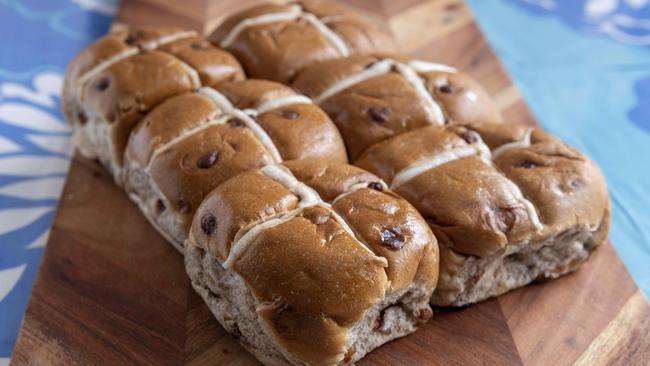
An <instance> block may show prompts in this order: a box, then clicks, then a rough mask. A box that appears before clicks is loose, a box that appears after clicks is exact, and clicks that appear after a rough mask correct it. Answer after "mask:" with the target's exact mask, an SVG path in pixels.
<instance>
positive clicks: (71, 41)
mask: <svg viewBox="0 0 650 366" xmlns="http://www.w3.org/2000/svg"><path fill="white" fill-rule="evenodd" d="M116 8H117V0H71V1H64V0H47V1H43V0H22V1H20V0H0V44H1V45H2V50H1V51H0V366H4V365H6V364H8V363H9V357H10V356H11V351H12V349H13V346H14V343H15V339H16V336H17V334H18V330H19V327H20V322H21V320H22V317H23V313H24V310H25V306H26V304H27V300H28V298H29V294H30V291H31V288H32V285H33V282H34V279H35V277H36V273H37V271H38V267H39V263H40V260H41V256H42V254H43V248H44V246H45V243H46V241H47V236H48V233H49V229H50V226H51V224H52V219H53V217H54V213H55V209H56V205H57V202H58V200H59V195H60V193H61V188H62V187H63V183H64V180H65V176H66V173H67V171H68V166H69V160H70V156H71V153H72V147H71V143H70V141H69V140H70V130H69V127H68V126H67V125H66V123H65V122H64V121H63V116H62V114H61V112H60V107H59V101H60V100H59V99H60V93H61V84H62V80H63V73H64V72H65V67H66V65H67V63H68V61H69V60H70V58H71V57H73V56H74V55H75V54H76V53H77V52H79V50H80V49H81V48H83V47H85V46H86V45H87V44H88V43H89V42H91V41H93V40H94V39H95V38H97V37H98V36H100V35H103V34H104V33H106V31H107V30H108V27H109V25H110V21H111V19H112V16H113V14H114V13H115V10H116Z"/></svg>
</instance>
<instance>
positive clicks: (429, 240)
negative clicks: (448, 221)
mask: <svg viewBox="0 0 650 366" xmlns="http://www.w3.org/2000/svg"><path fill="white" fill-rule="evenodd" d="M285 176H288V177H291V179H290V180H288V181H283V180H282V179H284V178H281V177H285ZM278 177H280V178H278ZM300 187H302V188H300ZM305 187H307V190H308V193H305V191H304V188H305ZM309 187H310V188H309ZM309 192H311V193H309ZM314 194H315V196H313V195H314ZM313 197H317V199H316V200H313ZM323 197H328V199H323ZM188 243H189V244H191V245H192V244H193V245H198V246H199V247H201V248H202V249H204V250H206V251H207V252H208V253H209V254H211V255H213V256H214V257H216V258H217V259H218V260H219V261H220V262H221V263H223V264H224V266H226V267H229V268H232V269H233V270H235V271H236V272H237V273H239V275H241V276H242V278H243V279H244V280H245V281H246V282H247V283H248V285H249V286H250V288H251V290H252V292H253V295H254V296H255V297H256V299H257V301H258V302H259V303H260V304H261V309H262V311H260V312H259V314H260V315H261V317H262V319H263V320H264V321H265V324H266V326H267V327H268V329H270V331H271V333H272V334H274V335H275V337H277V339H278V342H279V343H280V344H282V345H283V346H284V347H286V348H287V349H288V350H289V351H290V352H291V353H292V354H296V355H297V357H298V358H299V359H300V360H301V361H304V362H309V363H317V364H320V363H327V362H333V361H335V360H338V361H340V360H341V359H343V357H344V354H345V353H346V352H347V350H346V349H345V347H346V344H345V337H346V334H347V332H348V331H349V329H350V327H351V326H352V325H353V324H354V323H355V322H357V321H359V320H360V319H361V318H362V317H363V316H364V313H365V311H367V310H368V309H369V308H370V307H372V306H373V305H375V304H377V303H378V302H379V301H381V300H382V299H383V298H384V297H385V296H390V295H391V294H395V293H403V291H405V290H406V289H407V288H408V287H409V286H413V285H416V286H419V287H420V288H421V289H422V290H423V291H425V292H430V291H433V289H434V287H435V285H436V283H437V271H438V249H437V244H436V240H435V238H434V237H433V235H432V233H431V231H430V230H429V228H428V227H427V225H426V223H425V222H424V220H423V219H422V217H421V216H420V215H419V214H418V212H417V211H416V210H415V209H414V208H413V207H412V206H411V205H409V204H408V203H407V202H406V201H405V200H404V199H402V198H399V197H398V196H396V195H395V194H393V193H392V192H390V191H389V190H387V189H386V188H385V186H383V183H382V182H381V181H380V180H379V178H377V177H376V176H373V175H372V174H369V173H368V172H365V171H363V170H361V169H359V168H357V167H353V166H350V165H346V164H341V163H334V162H331V161H326V160H322V159H305V160H300V161H290V162H286V163H284V164H282V165H274V166H270V167H265V168H264V169H262V170H255V171H249V172H246V173H243V174H240V175H238V176H236V177H234V178H232V179H230V180H228V181H227V182H225V183H223V184H222V185H220V186H219V187H218V188H217V189H215V190H214V191H213V192H212V193H211V194H210V195H209V196H208V197H207V198H206V199H205V200H204V201H203V203H202V204H201V206H200V207H199V209H198V211H197V214H196V216H195V217H194V222H193V224H192V229H191V233H190V239H189V240H188ZM323 339H325V340H326V341H325V342H323Z"/></svg>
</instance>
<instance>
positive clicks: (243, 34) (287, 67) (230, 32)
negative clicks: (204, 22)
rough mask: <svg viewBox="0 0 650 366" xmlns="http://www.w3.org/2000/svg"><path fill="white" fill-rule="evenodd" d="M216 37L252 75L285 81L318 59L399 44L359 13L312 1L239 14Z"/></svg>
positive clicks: (221, 27) (216, 30) (225, 22)
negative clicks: (394, 42) (394, 43)
mask: <svg viewBox="0 0 650 366" xmlns="http://www.w3.org/2000/svg"><path fill="white" fill-rule="evenodd" d="M210 40H211V41H212V42H214V43H215V44H217V45H220V46H221V47H223V48H225V49H227V50H228V51H230V52H232V53H233V54H234V55H235V56H236V57H237V58H238V59H239V60H240V61H241V63H242V65H243V66H244V68H245V69H246V73H247V75H248V76H250V77H253V78H260V79H268V80H274V81H278V82H282V83H288V82H290V81H291V79H292V78H293V77H294V76H295V74H296V73H297V72H298V71H300V70H301V69H303V68H304V67H306V66H308V65H311V64H313V63H315V62H318V61H324V60H329V59H334V58H339V57H344V56H348V55H352V54H363V53H369V52H376V51H378V50H379V49H382V48H383V49H386V48H388V49H389V50H392V49H393V48H394V46H393V42H392V40H391V39H390V37H388V36H387V35H386V34H385V33H384V32H382V31H379V30H378V29H377V28H375V27H374V26H373V25H371V24H370V23H369V22H368V21H366V20H365V19H363V18H361V17H359V16H358V15H356V14H353V13H352V12H350V11H347V10H346V9H344V8H342V7H340V6H337V5H335V4H332V3H327V4H323V3H321V2H318V1H309V0H307V1H297V2H292V3H289V4H282V5H281V4H261V5H257V6H254V7H252V8H249V9H247V10H244V11H242V12H240V13H237V14H234V15H232V16H230V17H229V18H227V19H226V20H225V21H224V22H223V23H222V24H221V25H220V26H219V27H218V28H217V29H215V30H214V31H213V33H212V34H211V35H210Z"/></svg>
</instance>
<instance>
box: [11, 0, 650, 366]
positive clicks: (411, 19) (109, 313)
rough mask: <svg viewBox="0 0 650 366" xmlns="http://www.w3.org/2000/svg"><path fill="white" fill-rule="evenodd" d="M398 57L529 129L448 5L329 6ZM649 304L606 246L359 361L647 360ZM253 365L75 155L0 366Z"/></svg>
mask: <svg viewBox="0 0 650 366" xmlns="http://www.w3.org/2000/svg"><path fill="white" fill-rule="evenodd" d="M255 2H256V1H252V0H225V1H210V0H183V1H166V0H122V5H121V8H120V11H119V14H118V21H119V22H121V23H123V24H148V25H177V26H183V27H190V28H193V29H196V30H199V31H202V32H207V31H209V30H210V29H212V28H213V27H214V25H215V24H217V23H218V22H219V21H220V20H221V19H223V18H224V17H225V16H227V15H228V14H231V13H232V12H234V11H237V10H240V9H243V8H245V7H248V6H250V5H252V4H254V3H255ZM341 3H342V4H343V5H344V6H347V7H349V8H351V10H352V11H355V12H357V13H362V14H364V15H366V16H368V17H370V18H371V19H372V20H374V21H375V22H377V23H378V24H380V25H381V26H382V27H383V28H384V29H386V30H387V31H389V32H390V33H391V34H392V35H393V37H394V38H395V39H396V41H397V42H398V44H399V45H400V46H401V47H402V50H403V51H404V52H405V53H409V54H411V55H414V56H417V57H419V58H423V59H429V60H433V61H437V62H443V63H448V64H451V65H453V66H456V67H458V68H459V69H462V70H464V71H466V72H468V73H469V74H471V75H473V76H474V77H475V78H476V79H478V80H479V81H480V82H481V83H482V84H483V85H484V86H485V87H486V89H487V90H488V91H489V92H490V93H491V94H492V95H493V97H494V99H495V101H496V103H497V104H498V105H499V107H500V108H501V110H502V111H503V113H504V115H505V118H506V119H507V120H508V121H511V122H516V123H525V124H535V120H534V118H533V117H532V115H531V113H530V112H529V110H528V108H527V107H526V105H525V103H524V101H523V100H522V98H521V96H520V94H519V92H518V91H517V88H516V87H515V86H514V85H513V84H512V82H511V81H510V79H509V78H508V75H507V74H506V73H505V71H504V69H503V68H502V67H501V65H500V63H499V61H498V60H497V58H496V57H495V55H494V53H493V52H492V51H491V49H490V47H489V45H488V44H487V42H486V40H485V38H484V37H483V36H482V35H481V33H480V30H479V29H478V27H477V26H476V23H475V22H474V20H473V17H472V15H471V13H470V12H469V10H468V8H467V6H466V5H465V4H464V3H463V2H462V1H460V0H428V1H427V0H402V1H394V0H376V1H372V0H351V1H345V2H343V1H341ZM648 363H650V307H649V306H648V303H647V301H646V299H645V298H644V297H643V295H642V293H641V292H640V290H639V289H638V288H637V287H636V285H635V284H634V282H633V280H632V278H631V277H630V275H629V274H628V272H627V270H626V269H625V267H624V266H623V264H622V262H621V261H620V259H619V257H618V255H617V254H616V252H615V251H614V249H613V247H612V246H611V244H609V243H608V244H607V245H605V246H604V247H603V248H602V249H601V250H599V251H598V252H597V253H596V254H595V255H594V257H593V258H592V259H591V260H590V261H589V263H588V264H587V265H585V266H584V267H583V268H582V269H581V270H580V271H578V272H577V273H575V274H572V275H569V276H566V277H564V278H561V279H558V280H556V281H551V282H546V283H540V284H534V285H531V286H528V287H526V288H523V289H520V290H517V291H514V292H511V293H508V294H506V295H504V296H501V297H499V298H497V299H492V300H489V301H485V302H483V303H480V304H477V305H474V306H470V307H467V308H463V309H457V310H447V309H439V310H437V311H436V314H435V316H434V318H433V320H432V321H431V322H429V323H428V324H426V325H425V326H423V327H422V328H421V329H420V330H418V331H417V332H416V333H414V334H412V335H410V336H408V337H405V338H402V339H399V340H397V341H394V342H391V343H389V344H386V345H384V346H382V347H380V348H379V349H377V350H375V351H374V352H372V353H371V354H370V355H368V356H367V357H366V358H364V359H363V360H362V361H361V362H359V364H362V365H397V364H404V365H571V364H576V365H647V364H648ZM134 364H135V365H196V366H198V365H255V364H257V362H256V361H255V359H254V358H252V357H251V356H250V355H249V354H248V353H246V351H244V350H243V349H242V348H241V347H240V346H239V345H238V344H237V343H236V341H235V340H234V339H233V338H232V337H231V336H229V335H228V334H227V333H226V332H225V331H224V330H223V329H222V328H221V326H220V325H219V324H218V323H217V321H216V320H214V318H213V317H212V315H211V314H210V311H209V310H208V308H207V307H206V306H205V305H204V304H203V302H202V300H201V299H200V298H199V297H198V295H196V294H195V293H194V291H193V290H192V289H191V286H190V285H189V281H188V280H187V277H186V275H185V272H184V269H183V261H182V258H181V256H180V255H179V254H178V252H176V251H175V250H174V249H173V248H172V247H171V246H170V245H168V244H167V243H165V241H164V240H163V239H162V238H161V237H160V236H159V235H158V234H157V233H156V232H155V230H154V229H153V228H152V227H150V226H149V225H148V223H147V221H146V220H145V218H144V217H143V216H142V215H141V214H140V213H139V211H138V210H137V208H136V206H135V205H134V204H132V203H131V202H130V201H129V200H128V198H127V197H126V195H125V194H124V193H123V192H122V191H121V190H120V189H119V188H118V187H116V186H115V185H114V184H113V183H112V181H111V179H110V177H109V176H108V174H107V173H106V172H105V171H104V170H103V169H102V168H101V167H99V165H97V164H96V163H94V162H92V161H88V160H85V159H82V158H79V157H75V159H74V161H73V163H72V167H71V170H70V173H69V176H68V180H67V183H66V186H65V189H64V193H63V196H62V199H61V203H60V206H59V210H58V213H57V216H56V219H55V222H54V226H53V229H52V231H51V234H50V239H49V242H48V244H47V248H46V251H45V255H44V258H43V262H42V266H41V269H40V272H39V275H38V278H37V280H36V284H35V286H34V290H33V293H32V297H31V299H30V302H29V305H28V308H27V312H26V315H25V319H24V323H23V327H22V329H21V332H20V335H19V339H18V342H17V345H16V348H15V351H14V355H13V358H12V365H134Z"/></svg>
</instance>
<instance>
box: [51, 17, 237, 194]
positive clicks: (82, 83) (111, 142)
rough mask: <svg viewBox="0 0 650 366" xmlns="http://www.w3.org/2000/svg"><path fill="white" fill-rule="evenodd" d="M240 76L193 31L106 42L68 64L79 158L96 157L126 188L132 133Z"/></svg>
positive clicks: (123, 35)
mask: <svg viewBox="0 0 650 366" xmlns="http://www.w3.org/2000/svg"><path fill="white" fill-rule="evenodd" d="M161 75H164V77H160V76H161ZM243 78H244V74H243V71H242V69H241V66H240V65H239V63H238V62H237V60H235V58H234V57H233V56H231V55H230V54H229V53H227V52H225V51H223V50H221V49H218V48H216V47H214V46H212V45H211V44H210V43H209V42H207V40H206V39H205V38H203V37H200V36H198V35H196V33H195V32H193V31H183V30H179V29H176V28H148V27H135V28H130V29H125V30H121V31H117V32H115V33H112V34H110V35H108V36H106V37H104V38H101V39H100V40H98V41H97V42H95V43H94V44H92V45H91V46H89V47H88V48H87V49H86V50H84V51H82V52H81V53H80V54H79V55H78V56H77V57H76V58H75V59H74V60H73V61H72V62H71V63H70V65H69V66H68V70H67V72H66V76H65V81H64V89H63V101H62V104H63V110H64V113H65V115H66V118H67V120H68V121H69V122H71V123H72V124H73V126H74V139H75V142H76V144H77V147H78V148H79V150H80V151H81V153H82V154H83V155H85V156H87V157H90V158H98V159H99V160H100V161H101V162H102V163H103V164H104V165H105V166H106V167H107V168H108V169H109V170H110V171H111V172H112V173H113V175H114V177H115V180H116V182H117V183H118V184H121V183H122V162H123V161H122V160H123V154H124V150H125V147H126V143H127V140H128V137H129V134H130V132H131V129H132V128H133V127H134V126H135V125H136V124H137V123H138V121H140V119H141V118H142V117H143V116H144V115H146V113H147V112H149V111H150V110H151V109H153V108H154V107H155V106H157V105H158V104H160V103H162V102H163V101H165V100H166V99H168V98H170V97H173V96H176V95H179V94H183V93H186V92H189V91H192V90H195V89H197V88H199V87H201V86H216V85H217V84H219V83H221V82H224V81H230V80H241V79H243Z"/></svg>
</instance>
